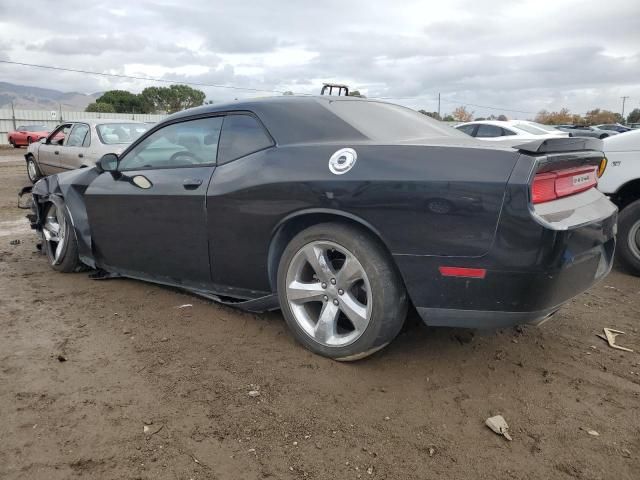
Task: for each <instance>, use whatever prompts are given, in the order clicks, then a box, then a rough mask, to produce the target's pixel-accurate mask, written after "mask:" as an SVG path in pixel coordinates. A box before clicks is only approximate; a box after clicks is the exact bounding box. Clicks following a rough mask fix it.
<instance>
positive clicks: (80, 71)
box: [0, 60, 285, 94]
mask: <svg viewBox="0 0 640 480" xmlns="http://www.w3.org/2000/svg"><path fill="white" fill-rule="evenodd" d="M0 63H7V64H9V65H19V66H23V67H35V68H44V69H47V70H59V71H63V72H73V73H83V74H86V75H99V76H102V77H113V78H126V79H131V80H146V81H149V82H162V83H180V84H183V85H193V86H197V87H213V88H228V89H230V90H244V91H247V92H269V93H280V94H282V93H285V91H284V90H269V89H266V88H264V89H263V88H249V87H236V86H234V85H220V84H216V83H201V82H185V81H182V80H180V81H179V80H170V79H167V78H155V77H139V76H135V75H124V74H118V73H104V72H93V71H90V70H80V69H75V68H65V67H54V66H52V65H39V64H36V63H23V62H12V61H10V60H0Z"/></svg>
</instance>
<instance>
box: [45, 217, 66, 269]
mask: <svg viewBox="0 0 640 480" xmlns="http://www.w3.org/2000/svg"><path fill="white" fill-rule="evenodd" d="M42 235H43V237H44V241H45V242H46V244H47V254H48V255H49V261H51V264H52V265H58V264H59V263H60V262H61V261H62V255H63V252H64V247H65V244H66V238H65V235H66V220H65V217H64V213H63V212H61V211H59V210H58V207H56V206H55V205H54V204H51V205H50V206H49V209H48V210H47V213H46V217H45V221H44V225H43V226H42Z"/></svg>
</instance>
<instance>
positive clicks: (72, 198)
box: [27, 168, 98, 268]
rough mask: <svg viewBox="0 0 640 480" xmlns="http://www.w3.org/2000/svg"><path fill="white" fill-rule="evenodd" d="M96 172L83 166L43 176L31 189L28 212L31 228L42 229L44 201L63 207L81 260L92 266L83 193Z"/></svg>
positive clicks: (91, 250) (92, 258)
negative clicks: (73, 233)
mask: <svg viewBox="0 0 640 480" xmlns="http://www.w3.org/2000/svg"><path fill="white" fill-rule="evenodd" d="M97 176H98V172H97V171H96V170H95V169H93V168H82V169H79V170H73V171H71V172H65V173H61V174H57V175H51V176H48V177H44V178H43V179H41V180H39V181H38V182H36V184H35V185H34V186H33V188H32V189H31V195H32V202H31V203H32V205H31V211H32V213H31V215H28V216H27V218H29V221H30V223H31V228H33V229H34V230H36V231H38V232H42V226H43V224H44V220H45V219H44V213H45V207H46V205H47V203H53V204H54V205H56V207H58V208H60V209H63V210H65V211H66V213H67V215H68V217H69V219H70V220H71V225H72V226H73V229H74V232H75V236H76V239H77V241H78V255H79V257H80V260H81V261H82V262H83V263H84V264H86V265H88V266H89V267H91V268H95V267H96V265H95V260H94V256H93V249H92V243H91V229H90V227H89V219H88V217H87V209H86V206H85V201H84V193H85V191H86V190H87V187H88V186H89V185H90V184H91V182H92V181H93V180H94V179H95V178H96V177H97Z"/></svg>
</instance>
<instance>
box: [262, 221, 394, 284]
mask: <svg viewBox="0 0 640 480" xmlns="http://www.w3.org/2000/svg"><path fill="white" fill-rule="evenodd" d="M328 222H332V223H342V224H345V225H350V226H353V227H355V228H358V229H361V230H363V231H365V232H367V233H368V234H369V235H371V237H372V238H373V239H374V240H375V241H377V242H379V243H380V245H381V246H382V247H383V248H384V250H385V251H386V252H387V253H388V254H389V255H391V252H390V251H389V248H388V247H387V246H386V245H385V243H384V242H383V241H382V239H381V238H380V235H379V234H378V233H377V232H376V231H375V229H374V228H373V227H371V226H370V225H367V224H366V223H365V222H364V221H361V220H359V219H357V218H353V217H349V216H345V215H342V214H340V213H331V212H309V213H303V214H301V215H297V216H295V217H292V218H289V219H288V220H285V221H284V222H283V223H282V224H281V225H280V226H279V227H278V229H277V230H276V232H275V233H274V235H273V237H272V238H271V244H270V245H269V257H268V269H269V270H268V273H269V283H270V285H271V288H272V290H273V291H276V289H277V287H276V285H277V275H278V264H279V263H280V258H281V257H282V253H283V252H284V249H285V248H286V247H287V245H288V244H289V242H290V241H291V239H293V237H295V236H296V235H297V234H298V233H300V232H301V231H302V230H304V229H306V228H309V227H311V226H312V225H317V224H319V223H328Z"/></svg>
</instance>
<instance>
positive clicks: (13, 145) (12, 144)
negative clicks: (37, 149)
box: [9, 139, 20, 148]
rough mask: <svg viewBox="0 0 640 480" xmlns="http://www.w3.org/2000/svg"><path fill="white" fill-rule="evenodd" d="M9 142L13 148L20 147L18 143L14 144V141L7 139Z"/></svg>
mask: <svg viewBox="0 0 640 480" xmlns="http://www.w3.org/2000/svg"><path fill="white" fill-rule="evenodd" d="M9 143H10V144H11V146H12V147H13V148H20V145H16V144H15V142H14V141H13V139H11V140H9Z"/></svg>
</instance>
